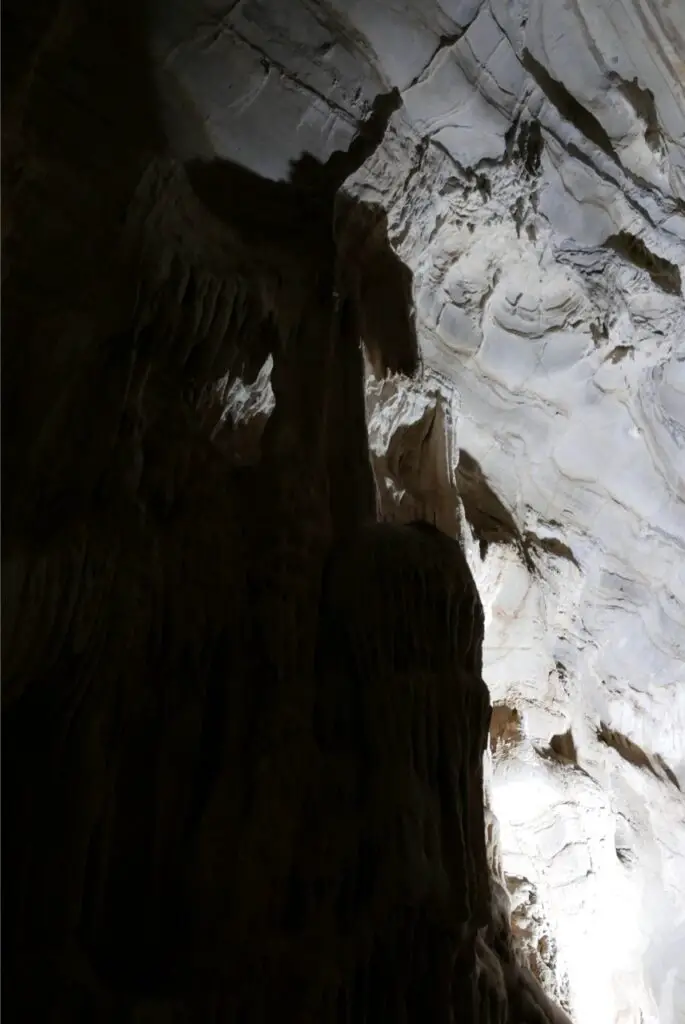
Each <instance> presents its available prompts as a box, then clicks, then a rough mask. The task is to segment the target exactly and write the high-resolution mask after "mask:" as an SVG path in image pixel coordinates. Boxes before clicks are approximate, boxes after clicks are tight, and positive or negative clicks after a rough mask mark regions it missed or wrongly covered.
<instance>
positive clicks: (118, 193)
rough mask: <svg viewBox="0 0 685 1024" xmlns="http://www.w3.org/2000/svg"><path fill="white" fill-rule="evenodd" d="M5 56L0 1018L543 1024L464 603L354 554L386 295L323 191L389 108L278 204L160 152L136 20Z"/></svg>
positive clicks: (364, 540) (276, 197) (382, 225)
mask: <svg viewBox="0 0 685 1024" xmlns="http://www.w3.org/2000/svg"><path fill="white" fill-rule="evenodd" d="M3 28H4V29H6V31H4V32H3V44H4V46H5V47H7V48H8V50H10V49H11V53H12V59H11V60H9V61H7V62H4V63H3V74H4V75H5V81H4V83H3V84H4V86H5V88H4V90H3V104H4V111H3V175H4V183H3V239H4V259H3V280H4V287H3V300H4V309H3V314H4V328H5V331H4V338H3V341H4V344H3V484H4V487H3V499H4V507H3V537H2V540H3V549H2V567H3V587H2V599H3V622H2V627H3V819H4V820H3V824H4V826H5V828H4V843H3V868H4V878H5V888H4V904H3V960H4V979H3V981H4V1005H3V1009H4V1010H5V1012H7V1013H8V1015H9V1016H8V1019H10V1020H17V1021H27V1022H28V1021H36V1020H45V1021H63V1022H68V1021H75V1020H82V1021H131V1022H136V1024H142V1022H153V1021H154V1022H158V1024H162V1022H165V1024H166V1022H172V1021H173V1022H180V1021H190V1020H193V1021H196V1020H197V1021H207V1022H209V1021H226V1022H229V1021H252V1020H254V1021H259V1020H266V1019H273V1018H274V1017H275V1016H278V1017H279V1019H285V1020H297V1021H304V1020H316V1021H327V1020H330V1021H340V1022H342V1021H359V1020H363V1019H394V1018H396V1019H398V1020H399V1019H401V1020H406V1021H413V1020H416V1021H418V1020H422V1021H423V1020H436V1021H437V1020H448V1019H459V1020H464V1021H482V1022H486V1021H487V1022H490V1021H498V1022H502V1024H504V1022H511V1024H514V1022H518V1021H520V1022H523V1021H549V1020H559V1021H561V1020H562V1019H564V1018H563V1015H562V1014H561V1013H560V1012H558V1011H556V1010H555V1009H554V1008H553V1007H552V1005H551V1004H550V1003H549V1002H548V1000H547V999H546V997H545V996H544V994H543V992H542V990H541V988H540V986H539V985H538V984H537V982H536V981H535V980H534V979H533V977H532V975H531V974H530V973H529V972H527V971H526V970H525V969H524V968H522V967H521V966H520V965H519V963H518V961H517V959H516V957H515V956H514V953H513V951H512V948H511V945H510V934H509V924H508V919H507V916H506V913H505V914H502V913H501V908H500V910H498V911H497V912H495V902H494V900H493V890H492V886H491V881H490V872H489V868H488V856H487V849H486V833H485V809H484V805H483V779H482V753H483V750H484V748H485V745H486V740H487V729H488V723H489V718H490V702H489V697H488V692H487V689H486V687H485V684H484V683H483V679H482V644H483V612H482V608H481V604H480V599H479V597H478V594H477V591H476V588H475V584H474V581H473V577H472V575H471V572H470V570H469V568H468V565H467V562H466V559H465V556H464V554H463V552H462V549H461V547H460V546H459V544H458V543H457V542H456V541H455V540H453V539H450V538H448V537H447V536H446V535H445V534H444V533H442V532H440V531H438V530H437V529H436V528H435V527H434V526H432V525H431V524H426V523H418V524H414V525H402V524H399V525H390V524H377V523H376V522H375V520H376V515H377V501H378V495H377V490H376V484H375V481H374V476H373V472H372V466H371V462H370V458H369V450H368V438H367V431H366V420H365V407H364V372H363V359H362V353H361V349H360V344H359V341H360V336H361V335H362V334H363V336H364V339H365V342H366V344H367V353H368V359H369V360H370V361H372V362H373V364H374V365H375V366H376V368H377V369H378V371H379V372H381V373H398V372H401V373H403V374H408V373H412V372H413V371H415V369H416V366H417V343H416V336H415V332H414V326H413V315H412V309H411V275H410V274H409V273H408V271H407V270H406V268H405V267H404V266H403V264H402V263H400V261H399V260H398V258H397V256H396V255H395V254H394V252H393V251H392V249H391V248H390V246H389V243H388V240H387V223H386V218H385V214H384V211H383V210H382V209H381V208H380V207H378V206H377V205H374V204H370V203H360V202H358V201H356V200H352V199H351V198H349V197H348V198H345V197H343V196H341V195H340V194H339V188H340V185H341V183H342V182H343V180H344V179H345V178H346V177H347V176H348V175H349V174H350V173H352V172H353V171H354V170H356V169H358V167H359V166H360V165H361V163H362V162H363V161H364V160H366V159H367V158H368V156H369V154H370V153H371V152H373V149H374V147H376V146H377V145H378V144H379V142H380V140H381V138H382V135H383V131H384V129H385V125H386V123H387V119H388V117H389V115H390V113H391V112H392V110H393V109H394V107H396V105H397V96H396V94H394V93H392V92H390V93H387V94H379V96H380V99H379V101H378V102H377V103H375V104H374V106H373V108H372V110H371V112H370V114H369V116H368V117H367V118H366V119H365V120H364V122H363V123H362V124H361V125H360V126H358V128H357V129H355V131H354V132H353V133H352V137H351V141H350V140H347V141H348V142H349V145H347V146H346V147H344V148H343V149H339V150H336V151H335V152H334V153H333V154H332V155H331V156H329V155H327V154H326V155H325V156H326V159H325V160H324V159H321V160H317V159H315V158H314V157H311V158H307V159H305V160H303V161H300V162H299V163H298V165H297V166H295V167H292V168H291V172H290V180H289V181H288V182H287V183H274V182H271V181H268V180H267V179H265V178H264V177H261V176H260V175H258V174H256V173H255V172H254V171H247V170H246V169H245V168H241V167H238V166H236V165H235V164H233V163H231V162H230V161H229V160H219V159H216V160H215V159H212V160H210V161H204V162H203V161H200V162H198V161H197V159H189V160H187V161H185V162H182V161H179V160H178V159H177V155H174V154H173V153H171V152H170V151H169V150H168V148H167V144H166V142H165V129H164V126H163V125H161V124H160V122H159V119H158V104H157V92H156V86H155V84H154V82H153V80H152V75H151V74H150V67H149V63H148V46H147V35H146V33H147V26H146V22H145V19H144V18H142V17H141V12H139V11H138V10H137V9H136V7H135V5H126V4H123V5H119V6H118V7H117V8H111V6H109V5H105V4H103V3H100V2H88V3H79V2H67V0H65V2H62V3H60V2H55V3H45V4H42V5H39V6H37V7H35V8H32V9H31V11H30V12H27V11H26V10H24V9H22V8H20V7H19V6H18V5H11V4H10V5H7V6H6V9H5V11H4V12H3ZM191 155H192V156H193V157H196V154H194V153H193V154H191Z"/></svg>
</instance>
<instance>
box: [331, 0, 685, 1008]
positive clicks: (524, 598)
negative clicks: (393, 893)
mask: <svg viewBox="0 0 685 1024" xmlns="http://www.w3.org/2000/svg"><path fill="white" fill-rule="evenodd" d="M475 6H476V5H474V7H475ZM684 14H685V12H684V11H683V8H682V6H679V7H677V8H676V7H675V5H672V4H658V3H657V4H650V5H637V4H635V5H631V4H630V3H624V4H621V5H618V4H611V5H610V4H608V3H606V4H605V3H592V4H590V3H583V4H578V5H562V4H560V3H559V4H556V3H551V4H545V5H544V9H543V7H542V5H539V4H521V5H516V6H515V7H513V6H509V5H508V6H507V7H506V9H505V6H504V4H492V5H491V6H490V7H489V8H487V6H486V5H483V7H481V8H480V11H479V13H478V14H477V15H476V17H475V20H474V22H473V23H472V24H471V25H470V27H468V28H467V29H466V31H465V33H464V34H463V35H462V36H461V38H460V39H459V40H458V41H457V42H455V43H451V44H450V45H449V46H447V47H446V49H445V51H444V52H442V51H441V52H440V53H439V54H438V55H437V56H436V58H435V61H434V63H432V64H430V65H429V66H428V67H427V69H426V71H425V72H424V73H423V74H422V75H420V76H419V81H418V82H417V83H416V84H412V85H410V86H409V87H408V88H407V90H406V92H405V93H403V96H404V100H405V110H406V111H407V115H408V117H409V118H413V119H414V120H413V127H414V128H415V129H416V134H415V135H414V136H413V137H408V136H409V132H408V131H407V129H406V127H405V126H404V125H402V124H401V123H400V115H399V114H398V116H397V118H396V120H395V122H394V128H395V131H394V133H389V135H388V136H387V137H386V141H385V144H384V150H383V151H382V152H379V153H378V154H377V155H376V156H375V158H374V160H373V161H372V162H371V163H370V164H368V165H367V166H366V168H365V177H362V176H361V175H360V176H357V178H356V180H355V182H354V183H353V184H351V185H350V187H352V188H353V189H355V190H356V191H357V192H358V194H360V195H364V194H366V195H378V194H382V195H383V196H384V197H385V202H386V203H387V208H388V210H389V222H390V225H391V232H392V234H391V237H392V238H393V239H394V241H395V244H396V245H397V248H398V251H399V252H400V254H401V255H402V257H403V258H404V259H405V260H406V262H407V264H408V265H409V266H410V267H411V268H412V269H413V271H414V275H415V277H414V289H415V301H416V307H417V312H418V316H419V322H420V336H421V343H422V356H423V375H422V377H421V378H420V380H418V381H413V382H408V381H403V380H400V379H395V380H393V381H385V382H382V381H380V380H378V379H377V378H376V377H375V376H374V375H373V373H372V371H371V370H370V371H369V382H368V387H367V415H368V419H369V425H370V434H371V439H370V440H371V447H372V451H373V453H374V459H375V464H376V475H377V481H378V490H379V500H380V501H381V504H382V506H383V508H384V512H385V514H386V515H387V516H388V517H389V518H400V519H401V518H403V517H404V516H405V515H406V516H411V515H412V514H414V512H415V510H416V509H419V510H422V511H423V513H424V514H425V515H426V517H427V518H430V519H432V520H435V521H437V522H438V524H439V525H441V526H442V528H443V529H445V530H446V531H448V532H449V531H452V530H455V529H456V530H457V531H458V532H461V535H462V537H463V538H464V542H465V544H466V547H467V550H468V553H469V558H470V562H471V566H472V569H473V572H474V575H475V577H476V580H477V582H478V586H479V589H480V592H481V596H482V599H483V602H484V605H485V609H486V642H485V652H484V656H485V669H484V671H485V678H486V681H487V683H488V686H489V687H490V691H491V696H492V700H493V703H494V715H493V727H492V734H491V751H490V754H489V755H488V759H489V760H490V769H489V773H490V794H491V804H492V810H493V812H494V814H495V816H496V818H497V820H498V823H499V853H500V857H501V864H502V869H503V873H504V876H505V882H506V887H507V889H508V893H509V897H510V912H511V914H512V921H513V927H514V932H515V934H518V937H519V941H520V945H521V949H522V950H524V951H525V955H527V956H528V959H529V962H530V963H531V965H532V966H534V967H536V969H537V971H538V973H539V976H540V977H541V978H542V979H543V981H544V983H545V984H546V985H547V986H548V990H549V991H550V992H553V993H555V995H556V997H557V998H558V999H559V1000H560V1001H561V1002H562V1003H563V1004H564V1005H566V1006H568V1007H569V1008H570V1010H571V1012H572V1014H573V1017H574V1019H575V1020H576V1021H578V1022H579V1024H592V1022H595V1021H597V1022H600V1021H601V1022H607V1024H614V1022H621V1024H640V1022H647V1021H649V1022H652V1024H662V1022H668V1024H677V1022H680V1021H682V1020H683V1019H685V971H684V968H683V964H685V945H684V944H683V940H684V931H683V929H684V926H685V801H684V799H683V788H685V774H684V772H683V765H684V764H685V671H684V668H683V665H684V662H685V506H684V504H683V499H684V497H685V341H684V339H685V305H684V303H683V283H682V275H683V267H684V266H685V218H684V217H683V210H684V209H685V207H684V201H685V188H684V186H683V176H682V168H683V158H684V142H685V95H684V90H683V65H682V59H681V55H682V52H683V46H682V40H683V33H684V29H685V25H684V23H683V16H684ZM407 18H408V19H409V15H407ZM590 39H591V40H592V41H590ZM655 40H658V43H657V42H655ZM424 134H427V135H428V136H429V138H430V139H431V140H433V141H434V142H435V145H431V144H430V143H429V144H428V145H426V144H422V141H421V137H422V136H424ZM417 135H418V136H419V138H418V139H417V137H416V136H417ZM486 150H487V151H486ZM403 164H404V165H405V166H409V167H410V168H411V171H408V172H407V173H406V174H405V175H403V176H402V177H401V181H399V180H398V177H399V176H398V175H396V174H395V173H394V172H393V168H396V167H398V166H402V165H403ZM455 520H456V521H457V522H456V523H455Z"/></svg>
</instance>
